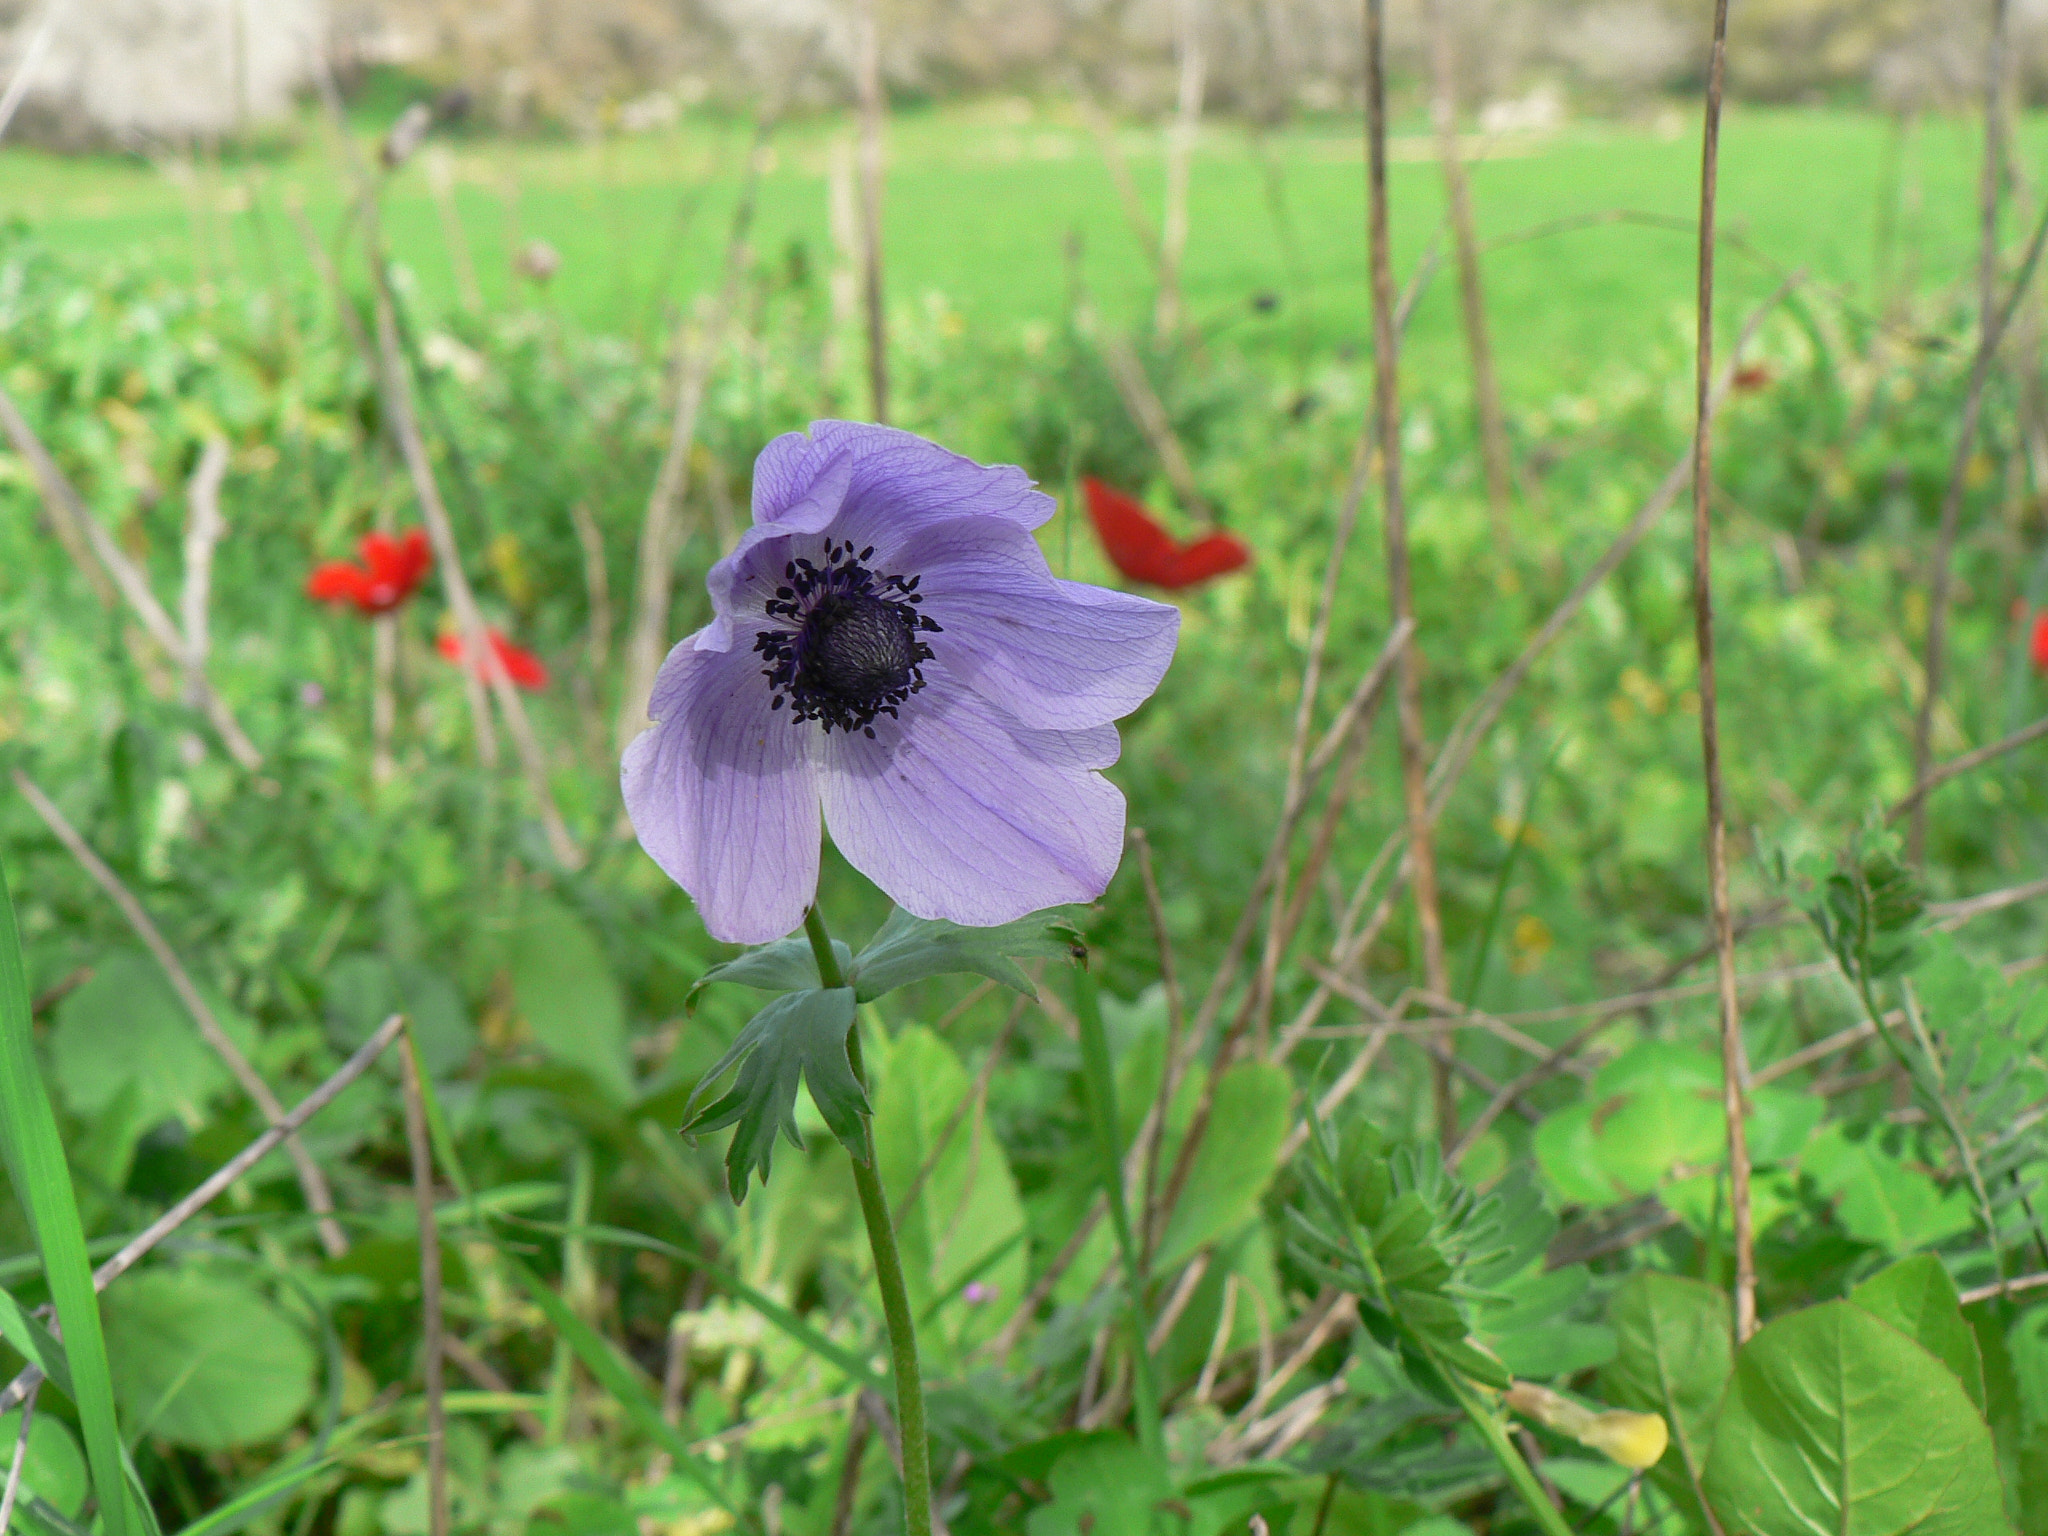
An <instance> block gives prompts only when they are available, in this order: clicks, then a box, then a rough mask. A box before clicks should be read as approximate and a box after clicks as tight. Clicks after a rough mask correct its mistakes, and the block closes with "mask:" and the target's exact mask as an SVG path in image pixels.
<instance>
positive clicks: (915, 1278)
mask: <svg viewBox="0 0 2048 1536" xmlns="http://www.w3.org/2000/svg"><path fill="white" fill-rule="evenodd" d="M876 1071H877V1076H878V1081H877V1085H876V1088H875V1124H874V1131H875V1159H876V1162H877V1165H878V1166H879V1168H880V1171H881V1175H882V1188H883V1189H884V1190H885V1191H887V1193H888V1196H889V1207H890V1209H891V1210H892V1211H893V1212H895V1213H896V1241H897V1244H898V1246H899V1247H900V1248H901V1250H902V1255H903V1267H904V1271H905V1275H906V1279H907V1283H908V1285H909V1289H910V1305H911V1310H912V1311H913V1313H915V1314H917V1315H920V1316H922V1315H923V1313H924V1311H925V1309H926V1307H927V1306H928V1305H929V1304H930V1303H931V1302H932V1300H933V1299H934V1298H941V1297H945V1296H948V1295H950V1294H953V1293H954V1292H956V1291H957V1290H958V1289H959V1287H960V1286H961V1285H963V1284H965V1283H966V1282H967V1280H968V1279H969V1278H972V1279H973V1280H974V1281H976V1282H978V1283H979V1284H980V1285H983V1286H988V1287H993V1288H994V1294H995V1295H996V1296H997V1297H999V1298H1007V1299H1008V1300H1009V1301H1010V1304H1011V1306H1014V1305H1015V1304H1016V1300H1017V1299H1018V1298H1020V1297H1021V1296H1022V1294H1023V1288H1024V1283H1025V1253H1024V1248H1023V1245H1022V1244H1021V1243H1018V1242H1017V1241H1016V1240H1017V1239H1018V1238H1019V1237H1021V1236H1022V1235H1023V1232H1024V1207H1023V1205H1022V1204H1021V1203H1020V1202H1019V1200H1018V1198H1017V1184H1016V1180H1015V1179H1013V1178H1012V1177H1011V1175H1010V1164H1009V1159H1008V1158H1007V1157H1005V1156H1004V1154H1003V1148H1002V1144H1001V1143H1000V1142H998V1141H997V1140H996V1135H995V1129H994V1127H992V1126H991V1125H990V1124H989V1122H988V1115H987V1111H986V1106H984V1105H980V1104H971V1105H970V1104H969V1103H968V1099H969V1096H970V1095H971V1094H972V1092H973V1083H972V1082H971V1080H970V1079H969V1077H968V1075H967V1070H966V1068H965V1067H963V1066H962V1065H961V1064H960V1058H959V1057H958V1056H956V1055H954V1053H953V1048H952V1047H951V1046H950V1045H948V1044H947V1043H946V1042H945V1041H943V1040H941V1039H940V1038H939V1037H938V1036H937V1035H935V1034H933V1033H932V1032H931V1031H930V1030H928V1029H922V1028H911V1029H906V1030H904V1031H903V1032H902V1033H901V1034H899V1035H898V1036H897V1037H896V1039H895V1040H894V1041H893V1042H892V1043H891V1044H890V1046H889V1050H888V1054H887V1055H886V1057H883V1058H882V1059H881V1060H879V1061H878V1062H877V1065H876ZM949 1129H950V1132H951V1134H950V1135H948V1134H947V1133H948V1131H949ZM942 1137H943V1138H944V1146H943V1148H941V1146H940V1140H941V1138H942ZM913 1183H916V1184H917V1186H918V1190H917V1196H916V1199H915V1200H913V1201H911V1203H910V1204H908V1205H907V1206H906V1205H905V1203H904V1202H905V1200H906V1198H907V1197H908V1196H909V1194H910V1192H911V1186H912V1184H913ZM1006 1244H1007V1245H1008V1246H1009V1252H1008V1253H1007V1254H1006V1255H1004V1256H1003V1257H1002V1258H1000V1259H998V1260H997V1261H996V1262H995V1263H994V1264H993V1265H987V1266H986V1267H984V1265H985V1261H986V1260H987V1258H988V1255H990V1254H991V1253H993V1252H995V1251H996V1250H998V1249H999V1248H1001V1247H1003V1246H1004V1245H1006ZM1007 1315H1008V1309H1007V1308H1005V1307H1002V1306H974V1305H971V1304H968V1303H965V1302H954V1303H953V1304H951V1305H950V1306H949V1307H948V1309H947V1310H946V1312H943V1313H941V1314H940V1317H941V1319H942V1320H945V1321H946V1322H947V1330H946V1331H948V1332H950V1333H952V1334H953V1335H954V1339H953V1342H954V1343H956V1344H957V1345H958V1346H959V1347H961V1348H963V1349H964V1348H966V1347H968V1346H969V1345H971V1344H973V1343H977V1342H979V1341H980V1339H981V1338H983V1337H985V1336H986V1335H988V1334H990V1333H993V1332H994V1331H995V1329H996V1328H997V1327H998V1326H1000V1325H1001V1323H1002V1320H1003V1318H1004V1317H1005V1316H1007Z"/></svg>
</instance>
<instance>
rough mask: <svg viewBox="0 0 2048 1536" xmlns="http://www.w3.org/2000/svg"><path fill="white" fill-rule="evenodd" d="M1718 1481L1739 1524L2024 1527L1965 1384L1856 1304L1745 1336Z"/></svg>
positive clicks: (1741, 1527)
mask: <svg viewBox="0 0 2048 1536" xmlns="http://www.w3.org/2000/svg"><path fill="white" fill-rule="evenodd" d="M1705 1481H1706V1488H1707V1497H1708V1500H1709V1501H1710V1502H1711V1503H1712V1505H1713V1507H1714V1510H1715V1513H1716V1514H1718V1515H1719V1516H1720V1518H1721V1522H1722V1524H1723V1526H1724V1527H1725V1528H1727V1529H1729V1530H1732V1531H1755V1532H1765V1533H1776V1532H1780V1531H1784V1532H1806V1531H1848V1532H1854V1533H1856V1536H1906V1533H1908V1532H1911V1533H1912V1536H2009V1533H2010V1532H2011V1530H2012V1526H2011V1524H2010V1522H2008V1521H2007V1519H2006V1514H2005V1505H2004V1496H2003V1494H2002V1492H2001V1490H2000V1486H1999V1477H1998V1459H1997V1456H1996V1454H1995V1453H1994V1452H1993V1450H1992V1445H1991V1431H1990V1430H1989V1429H1987V1428H1985V1426H1984V1421H1983V1420H1982V1419H1981V1418H1979V1417H1978V1416H1977V1411H1976V1409H1975V1407H1974V1406H1973V1405H1972V1404H1971V1402H1970V1399H1969V1395H1968V1394H1967V1393H1966V1392H1964V1390H1963V1386H1962V1383H1961V1382H1959V1381H1957V1380H1956V1378H1955V1375H1954V1373H1953V1372H1952V1371H1950V1370H1949V1368H1948V1367H1947V1366H1945V1365H1943V1364H1942V1363H1941V1362H1940V1361H1939V1360H1937V1359H1935V1357H1934V1356H1933V1355H1930V1354H1929V1353H1928V1352H1927V1351H1926V1350H1924V1349H1922V1348H1921V1347H1920V1346H1919V1345H1918V1344H1916V1343H1914V1342H1913V1341H1912V1340H1911V1339H1909V1338H1907V1337H1906V1336H1905V1335H1904V1334H1903V1333H1901V1332H1899V1331H1898V1330H1897V1329H1896V1328H1893V1327H1892V1326H1890V1325H1889V1324H1887V1323H1882V1322H1879V1321H1878V1320H1877V1318H1875V1317H1873V1316H1872V1315H1871V1314H1870V1313H1868V1312H1866V1311H1864V1310H1863V1309H1862V1308H1861V1307H1858V1306H1853V1305H1851V1304H1850V1303H1849V1302H1846V1301H1829V1302H1823V1303H1822V1304H1821V1305H1819V1306H1817V1307H1809V1308H1807V1309H1806V1310H1805V1311H1803V1312H1795V1313H1793V1314H1792V1315H1791V1316H1789V1317H1782V1318H1779V1319H1778V1320H1777V1321H1775V1322H1773V1323H1771V1324H1769V1325H1768V1326H1766V1327H1765V1328H1764V1329H1763V1330H1762V1331H1761V1332H1759V1333H1758V1334H1757V1335H1756V1336H1755V1337H1754V1338H1752V1339H1751V1340H1750V1341H1749V1342H1748V1343H1747V1344H1745V1345H1743V1347H1742V1350H1741V1352H1740V1353H1739V1354H1738V1355H1737V1356H1736V1360H1735V1375H1734V1379H1733V1380H1732V1381H1731V1383H1730V1384H1729V1388H1728V1397H1727V1401H1726V1402H1725V1403H1724V1404H1723V1405H1722V1408H1721V1416H1720V1420H1719V1422H1718V1423H1717V1424H1716V1425H1715V1427H1714V1448H1713V1453H1712V1455H1711V1456H1710V1457H1709V1458H1708V1461H1707V1474H1706V1480H1705Z"/></svg>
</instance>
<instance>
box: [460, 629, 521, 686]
mask: <svg viewBox="0 0 2048 1536" xmlns="http://www.w3.org/2000/svg"><path fill="white" fill-rule="evenodd" d="M486 633H487V634H488V635H489V636H490V641H491V649H492V650H493V651H495V652H496V653H497V657H498V665H499V666H501V667H503V668H504V669H505V675H506V676H507V677H509V678H510V679H512V682H513V685H514V686H515V687H519V688H528V689H532V688H545V687H547V685H548V667H547V663H546V662H544V661H542V660H541V659H540V658H539V657H538V656H536V655H534V654H533V652H531V651H529V650H527V649H526V648H525V647H523V646H517V645H514V644H513V643H512V642H511V641H510V640H507V639H506V638H505V637H504V636H503V635H502V634H500V633H499V632H498V631H497V630H495V629H493V630H488V631H486ZM434 649H435V650H437V651H439V652H440V653H441V654H442V655H443V656H446V657H447V658H448V659H449V660H450V661H455V662H459V661H461V660H462V659H463V653H464V651H465V650H466V649H467V648H466V647H465V646H464V645H463V643H462V636H461V635H458V634H446V635H443V636H442V637H441V638H440V639H438V640H436V641H435V642H434ZM476 666H477V670H478V671H479V672H481V671H482V670H483V666H482V658H481V657H479V658H477V663H476Z"/></svg>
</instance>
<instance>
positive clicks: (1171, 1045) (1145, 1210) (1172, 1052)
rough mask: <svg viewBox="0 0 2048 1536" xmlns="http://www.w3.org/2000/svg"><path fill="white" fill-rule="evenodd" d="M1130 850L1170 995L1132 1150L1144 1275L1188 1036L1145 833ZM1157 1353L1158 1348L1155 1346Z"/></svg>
mask: <svg viewBox="0 0 2048 1536" xmlns="http://www.w3.org/2000/svg"><path fill="white" fill-rule="evenodd" d="M1130 843H1131V847H1132V848H1133V849H1135V850H1136V851H1137V855H1138V879H1139V881H1140V882H1141V883H1142V884H1143V886H1144V889H1145V912H1146V915H1147V916H1148V917H1149V918H1150V920H1151V923H1152V940H1153V942H1154V943H1155V944H1156V945H1157V946H1158V948H1159V980H1160V984H1161V985H1162V986H1163V987H1164V988H1165V990H1166V1050H1165V1054H1164V1057H1163V1060H1162V1062H1161V1066H1160V1078H1159V1092H1158V1094H1157V1095H1156V1096H1155V1098H1154V1100H1153V1106H1152V1109H1151V1110H1150V1112H1148V1113H1147V1115H1146V1117H1145V1123H1144V1125H1143V1126H1141V1127H1140V1128H1139V1133H1138V1134H1137V1135H1136V1136H1134V1137H1132V1138H1131V1147H1132V1150H1133V1152H1135V1153H1136V1154H1137V1156H1138V1158H1139V1160H1140V1162H1141V1163H1142V1164H1143V1166H1144V1179H1145V1182H1144V1194H1143V1198H1142V1199H1141V1200H1140V1202H1139V1207H1138V1210H1139V1221H1138V1226H1139V1232H1138V1241H1139V1242H1140V1243H1141V1244H1142V1245H1143V1263H1142V1264H1141V1265H1140V1268H1141V1269H1148V1268H1149V1267H1150V1265H1151V1261H1152V1248H1153V1245H1154V1244H1155V1243H1157V1242H1158V1241H1159V1233H1158V1229H1157V1221H1158V1218H1159V1209H1158V1199H1159V1149H1160V1144H1161V1143H1162V1141H1163V1140H1164V1139H1165V1135H1166V1113H1167V1109H1168V1108H1169V1106H1171V1105H1172V1103H1173V1097H1174V1095H1175V1094H1176V1093H1178V1092H1179V1091H1180V1084H1181V1078H1182V1077H1183V1076H1184V1075H1185V1072H1186V1067H1187V1063H1186V1062H1184V1061H1183V1059H1182V1057H1181V1042H1182V1041H1183V1040H1184V1039H1185V1038H1186V1035H1187V1004H1186V1000H1185V999H1184V998H1183V997H1182V996H1181V990H1180V972H1179V970H1178V968H1177V967H1176V966H1175V965H1174V963H1173V940H1172V938H1171V937H1170V936H1169V935H1168V934H1167V931H1166V903H1165V901H1164V899H1163V898H1162V897H1161V896H1160V893H1159V879H1158V875H1157V873H1156V871H1154V869H1153V868H1152V840H1151V839H1150V838H1149V837H1147V836H1146V835H1145V829H1144V828H1143V827H1132V828H1131V830H1130ZM1155 1347H1156V1346H1155Z"/></svg>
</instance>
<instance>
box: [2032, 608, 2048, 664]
mask: <svg viewBox="0 0 2048 1536" xmlns="http://www.w3.org/2000/svg"><path fill="white" fill-rule="evenodd" d="M2030 638H2031V640H2032V642H2033V643H2032V644H2031V645H2030V646H2029V647H2028V649H2029V650H2030V651H2031V652H2032V653H2033V658H2034V670H2035V671H2036V672H2048V612H2042V613H2037V614H2035V615H2034V632H2033V634H2032V636H2031V637H2030Z"/></svg>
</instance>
